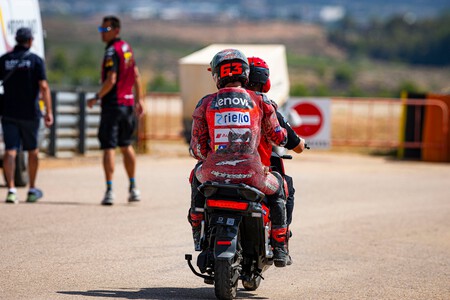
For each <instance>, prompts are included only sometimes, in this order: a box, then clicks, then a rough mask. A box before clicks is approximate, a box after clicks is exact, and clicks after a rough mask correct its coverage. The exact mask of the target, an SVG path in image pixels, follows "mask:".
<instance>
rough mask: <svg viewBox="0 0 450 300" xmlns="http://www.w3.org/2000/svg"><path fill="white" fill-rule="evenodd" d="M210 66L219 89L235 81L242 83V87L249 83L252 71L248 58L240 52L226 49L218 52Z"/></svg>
mask: <svg viewBox="0 0 450 300" xmlns="http://www.w3.org/2000/svg"><path fill="white" fill-rule="evenodd" d="M210 65H211V72H212V76H213V78H214V81H215V82H216V86H217V88H219V89H220V88H223V87H224V86H225V85H227V84H228V83H230V82H233V81H240V82H241V83H242V85H246V84H247V82H248V74H249V73H250V69H249V67H248V61H247V57H246V56H245V55H244V54H243V53H242V52H241V51H239V50H236V49H225V50H222V51H220V52H218V53H217V54H216V55H214V57H213V59H212V60H211V63H210Z"/></svg>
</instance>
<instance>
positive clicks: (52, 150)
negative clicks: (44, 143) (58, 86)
mask: <svg viewBox="0 0 450 300" xmlns="http://www.w3.org/2000/svg"><path fill="white" fill-rule="evenodd" d="M51 95H52V100H53V101H52V109H53V125H52V126H51V127H50V136H49V139H50V141H49V143H48V155H49V156H53V157H55V156H56V128H57V126H58V111H57V106H58V105H57V102H58V93H57V92H55V91H52V92H51Z"/></svg>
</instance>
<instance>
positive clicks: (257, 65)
mask: <svg viewBox="0 0 450 300" xmlns="http://www.w3.org/2000/svg"><path fill="white" fill-rule="evenodd" d="M248 63H249V66H250V75H249V80H248V83H247V88H248V89H250V90H252V91H257V92H261V93H267V92H268V91H269V90H270V87H271V84H270V78H269V76H270V70H269V66H268V65H267V63H266V62H265V61H264V60H263V59H261V58H259V57H249V58H248ZM271 103H272V106H273V107H274V109H275V112H276V115H277V118H278V122H279V123H280V126H281V127H283V128H285V129H286V131H287V134H288V141H287V143H286V145H284V147H285V148H286V149H288V150H293V151H294V152H296V153H302V152H303V150H304V149H305V140H304V139H302V138H300V137H299V136H298V135H297V133H296V132H295V131H294V130H293V129H292V127H291V126H290V125H289V123H288V122H287V121H286V120H285V119H284V117H283V115H282V114H281V113H280V112H279V111H278V110H277V109H278V106H277V104H276V103H275V102H273V101H271ZM258 153H259V155H260V156H261V161H262V163H263V165H264V166H266V167H270V165H271V162H270V157H271V155H272V143H270V141H269V140H268V139H267V138H266V136H265V135H264V134H262V135H261V142H260V143H259V146H258ZM284 179H285V181H286V183H287V186H288V196H287V203H286V217H287V225H288V227H289V225H290V224H291V222H292V212H293V210H294V193H295V189H294V184H293V181H292V177H290V176H287V175H285V176H284ZM288 234H290V231H289V230H288ZM291 263H292V260H291V258H290V256H289V257H288V261H287V264H291Z"/></svg>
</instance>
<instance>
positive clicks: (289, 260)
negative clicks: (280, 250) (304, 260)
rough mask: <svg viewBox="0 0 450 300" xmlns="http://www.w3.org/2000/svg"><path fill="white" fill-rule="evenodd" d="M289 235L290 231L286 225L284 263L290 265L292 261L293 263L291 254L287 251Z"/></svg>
mask: <svg viewBox="0 0 450 300" xmlns="http://www.w3.org/2000/svg"><path fill="white" fill-rule="evenodd" d="M291 237H292V231H291V230H290V229H289V227H288V229H287V232H286V249H287V256H286V265H288V266H290V265H292V263H293V261H292V257H291V254H290V253H289V239H290V238H291Z"/></svg>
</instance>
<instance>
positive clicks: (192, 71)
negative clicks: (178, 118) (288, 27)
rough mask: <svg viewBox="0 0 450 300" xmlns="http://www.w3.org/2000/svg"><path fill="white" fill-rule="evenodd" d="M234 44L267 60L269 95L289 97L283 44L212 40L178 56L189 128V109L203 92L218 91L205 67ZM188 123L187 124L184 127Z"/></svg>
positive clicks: (185, 120)
mask: <svg viewBox="0 0 450 300" xmlns="http://www.w3.org/2000/svg"><path fill="white" fill-rule="evenodd" d="M228 48H234V49H238V50H240V51H242V52H243V53H244V54H245V55H246V56H247V57H251V56H257V57H260V58H262V59H263V60H265V61H266V62H267V64H268V65H269V68H270V81H271V84H272V87H271V89H270V91H269V92H268V93H267V95H268V97H269V98H271V99H272V100H274V101H275V102H277V103H278V104H279V105H281V104H282V103H284V102H285V101H286V100H287V98H288V97H289V75H288V69H287V62H286V49H285V47H284V45H275V44H270V45H251V44H212V45H210V46H208V47H206V48H203V49H201V50H199V51H197V52H194V53H192V54H190V55H188V56H185V57H183V58H181V59H180V60H179V72H180V88H181V98H182V101H183V123H184V126H185V130H186V131H188V130H190V124H191V121H192V112H193V111H194V109H195V106H196V105H197V103H198V101H199V100H200V99H201V98H202V97H203V96H205V95H207V94H211V93H214V92H216V91H217V88H216V86H215V83H214V81H213V79H212V76H211V72H210V71H208V68H209V63H210V62H211V60H212V58H213V57H214V55H215V54H216V53H217V52H219V51H221V50H224V49H228ZM187 127H188V128H187Z"/></svg>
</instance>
